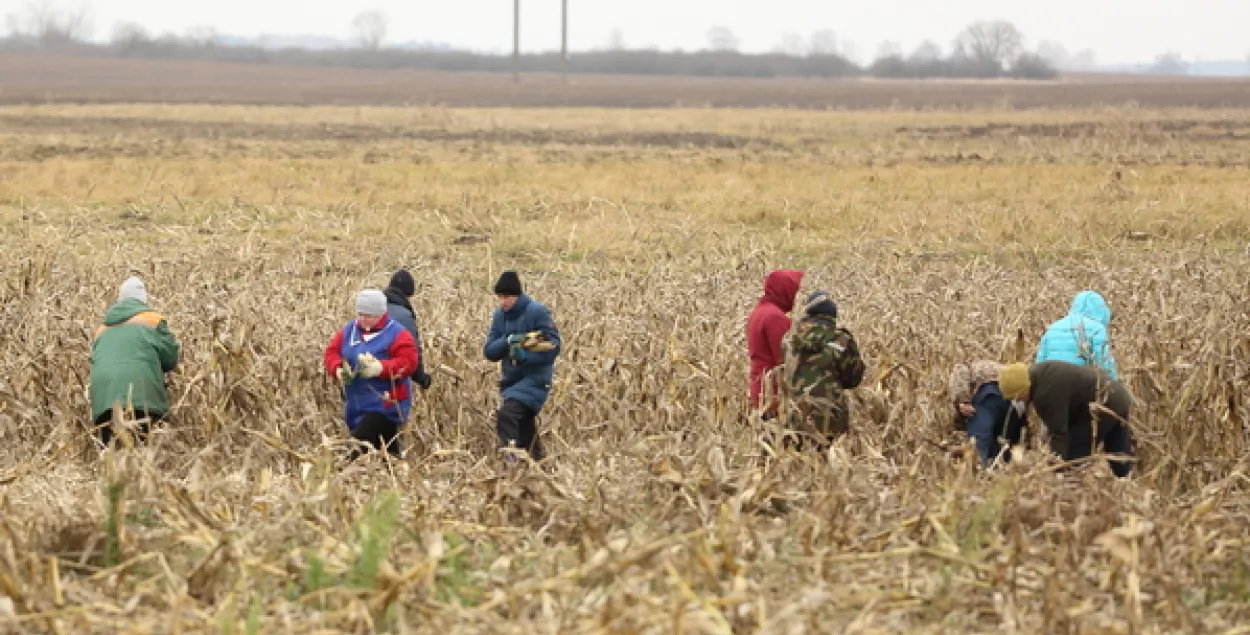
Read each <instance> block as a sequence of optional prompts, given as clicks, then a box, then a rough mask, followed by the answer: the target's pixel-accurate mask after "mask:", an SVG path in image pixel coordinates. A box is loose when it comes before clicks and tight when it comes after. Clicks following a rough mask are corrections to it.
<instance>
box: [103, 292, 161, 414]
mask: <svg viewBox="0 0 1250 635" xmlns="http://www.w3.org/2000/svg"><path fill="white" fill-rule="evenodd" d="M179 349H180V346H179V344H178V340H177V339H175V338H174V334H173V333H171V332H170V330H169V325H168V324H167V323H166V322H165V318H164V317H163V316H161V314H159V313H157V312H155V311H153V310H151V309H149V308H148V307H147V305H145V304H144V303H142V302H140V301H138V300H122V301H120V302H118V303H116V304H114V305H113V306H111V307H109V309H108V311H107V312H106V313H105V314H104V324H103V325H102V326H100V328H99V329H98V330H97V331H96V335H95V339H94V341H93V342H92V344H91V418H92V420H95V419H98V418H99V417H100V415H101V414H103V413H104V412H105V411H107V410H108V409H110V408H112V407H113V405H114V404H115V403H119V404H120V405H121V406H122V407H123V408H128V407H133V408H134V409H135V410H146V411H147V412H149V413H152V414H161V415H164V414H166V413H168V412H169V391H168V390H167V389H166V388H165V377H164V373H167V372H169V371H171V370H173V369H174V368H175V367H176V366H177V365H178V353H179Z"/></svg>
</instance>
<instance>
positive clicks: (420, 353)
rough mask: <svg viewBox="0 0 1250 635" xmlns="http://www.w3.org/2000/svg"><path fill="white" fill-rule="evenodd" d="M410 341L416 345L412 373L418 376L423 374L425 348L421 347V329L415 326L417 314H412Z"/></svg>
mask: <svg viewBox="0 0 1250 635" xmlns="http://www.w3.org/2000/svg"><path fill="white" fill-rule="evenodd" d="M412 341H413V342H414V343H415V344H416V346H417V369H416V371H414V372H413V373H412V376H413V377H420V376H421V375H424V374H425V349H423V348H422V347H421V330H420V329H418V328H417V314H416V313H413V314H412Z"/></svg>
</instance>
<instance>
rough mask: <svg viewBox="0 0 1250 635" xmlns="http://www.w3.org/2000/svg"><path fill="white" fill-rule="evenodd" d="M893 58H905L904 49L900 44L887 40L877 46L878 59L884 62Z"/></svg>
mask: <svg viewBox="0 0 1250 635" xmlns="http://www.w3.org/2000/svg"><path fill="white" fill-rule="evenodd" d="M893 57H898V58H901V57H903V47H901V46H899V44H898V42H891V41H889V40H886V41H884V42H882V43H880V44H878V45H877V57H876V59H879V60H883V59H887V58H893Z"/></svg>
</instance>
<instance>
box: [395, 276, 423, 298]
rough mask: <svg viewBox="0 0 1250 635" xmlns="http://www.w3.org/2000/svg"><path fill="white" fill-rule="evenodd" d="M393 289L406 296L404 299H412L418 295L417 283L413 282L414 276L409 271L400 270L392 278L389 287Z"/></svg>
mask: <svg viewBox="0 0 1250 635" xmlns="http://www.w3.org/2000/svg"><path fill="white" fill-rule="evenodd" d="M389 286H390V287H391V288H392V289H395V290H396V291H399V292H400V293H402V294H404V297H408V298H411V297H412V296H413V295H415V294H416V293H417V283H416V282H414V281H413V279H412V274H411V273H408V270H407V269H400V270H399V271H396V272H395V274H394V275H392V276H391V283H390V285H389Z"/></svg>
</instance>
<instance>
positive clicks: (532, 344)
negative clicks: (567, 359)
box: [521, 331, 556, 353]
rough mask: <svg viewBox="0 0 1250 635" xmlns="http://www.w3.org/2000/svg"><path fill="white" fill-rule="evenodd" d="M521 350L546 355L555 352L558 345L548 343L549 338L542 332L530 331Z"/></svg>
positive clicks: (522, 343)
mask: <svg viewBox="0 0 1250 635" xmlns="http://www.w3.org/2000/svg"><path fill="white" fill-rule="evenodd" d="M521 348H523V349H525V350H527V351H534V352H535V353H546V352H548V351H554V350H555V349H556V345H555V344H552V343H551V342H548V341H547V336H545V335H543V332H542V331H530V332H529V333H526V334H525V341H524V342H521Z"/></svg>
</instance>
